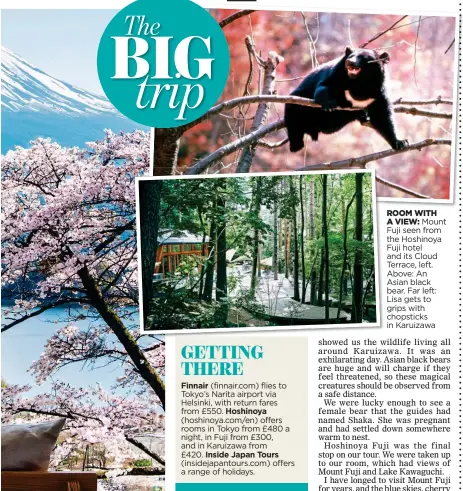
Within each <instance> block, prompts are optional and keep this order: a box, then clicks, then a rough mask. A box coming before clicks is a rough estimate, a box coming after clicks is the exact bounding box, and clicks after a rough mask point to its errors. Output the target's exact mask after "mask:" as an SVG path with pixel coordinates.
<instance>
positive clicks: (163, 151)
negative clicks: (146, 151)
mask: <svg viewBox="0 0 463 491" xmlns="http://www.w3.org/2000/svg"><path fill="white" fill-rule="evenodd" d="M179 146H180V140H179V134H178V131H177V130H176V129H175V128H156V129H155V130H154V144H153V176H169V175H171V174H174V172H175V169H176V166H177V158H178V149H179Z"/></svg>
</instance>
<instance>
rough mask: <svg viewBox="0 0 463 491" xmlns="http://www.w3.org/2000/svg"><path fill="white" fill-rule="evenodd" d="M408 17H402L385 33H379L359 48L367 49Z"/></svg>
mask: <svg viewBox="0 0 463 491" xmlns="http://www.w3.org/2000/svg"><path fill="white" fill-rule="evenodd" d="M407 17H408V15H404V16H403V17H401V18H400V19H399V20H398V21H396V22H394V24H392V25H391V26H390V27H388V28H387V29H386V30H384V31H381V32H378V34H375V35H374V36H373V37H372V38H371V39H369V40H368V41H367V42H365V43H363V44H361V45H360V46H359V48H365V47H367V46H368V45H369V44H370V43H372V42H373V41H376V40H377V39H379V38H380V37H381V36H384V34H386V33H387V32H389V31H390V30H392V29H394V27H395V26H396V25H397V24H400V23H401V22H402V21H403V20H404V19H406V18H407Z"/></svg>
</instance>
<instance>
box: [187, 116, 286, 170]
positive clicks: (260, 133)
mask: <svg viewBox="0 0 463 491" xmlns="http://www.w3.org/2000/svg"><path fill="white" fill-rule="evenodd" d="M284 126H285V122H284V121H283V120H282V119H280V120H278V121H275V122H273V123H270V124H268V125H266V126H263V127H262V128H259V129H258V130H257V131H254V132H253V133H248V134H247V135H246V136H243V137H242V138H239V139H238V140H235V141H233V142H231V143H228V144H227V145H224V146H223V147H222V148H219V149H218V150H216V151H215V152H212V153H211V154H209V155H208V156H207V157H205V158H204V159H202V160H200V161H199V162H197V163H196V164H195V165H193V166H192V167H190V168H188V169H187V170H186V171H185V172H184V174H185V175H194V174H201V173H202V172H204V171H205V170H206V169H207V168H208V167H210V166H211V165H212V164H214V163H215V162H217V161H219V160H221V159H223V158H224V157H226V156H227V155H230V154H231V153H233V152H236V151H237V150H238V149H239V148H243V147H245V146H249V145H251V144H253V143H256V142H257V141H258V140H260V139H261V138H263V137H264V136H266V135H268V134H269V133H273V132H274V131H277V130H280V129H281V128H284Z"/></svg>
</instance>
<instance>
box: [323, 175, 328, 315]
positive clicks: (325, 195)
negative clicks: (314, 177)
mask: <svg viewBox="0 0 463 491" xmlns="http://www.w3.org/2000/svg"><path fill="white" fill-rule="evenodd" d="M327 188H328V175H327V174H323V204H322V222H323V237H324V239H325V240H324V247H323V248H324V252H325V254H324V256H325V285H324V287H325V324H329V322H330V250H329V245H328V219H327V204H328V189H327Z"/></svg>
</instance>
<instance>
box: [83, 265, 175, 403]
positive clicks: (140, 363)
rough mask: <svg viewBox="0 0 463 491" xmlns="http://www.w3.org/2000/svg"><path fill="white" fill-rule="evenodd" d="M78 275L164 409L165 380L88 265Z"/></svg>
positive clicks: (91, 299)
mask: <svg viewBox="0 0 463 491" xmlns="http://www.w3.org/2000/svg"><path fill="white" fill-rule="evenodd" d="M78 275H79V277H80V279H81V281H82V284H83V286H84V288H85V289H86V291H87V295H88V298H89V300H90V302H91V304H92V306H93V307H94V308H95V309H96V310H97V311H98V313H99V314H100V315H101V317H102V318H103V320H104V321H105V322H106V324H107V325H108V326H109V327H110V328H111V330H112V331H113V332H114V334H115V335H116V337H117V338H118V340H119V341H120V343H121V344H122V346H124V349H125V350H126V351H127V354H128V356H129V357H130V359H131V360H132V362H133V364H134V366H135V368H136V369H137V371H138V372H139V374H140V376H141V377H142V378H143V379H144V380H145V381H146V382H147V383H148V385H149V386H150V387H151V388H152V389H153V390H154V392H155V394H156V395H157V396H158V397H159V400H160V401H161V405H162V407H163V409H165V397H166V389H165V385H164V381H163V380H162V379H161V377H160V376H159V375H158V373H157V372H156V370H154V368H153V367H152V366H151V365H150V363H149V361H148V359H147V358H146V355H145V354H144V352H143V350H142V349H141V348H140V346H139V345H138V344H137V342H136V340H135V339H134V337H133V335H132V333H131V332H130V331H129V329H127V327H126V326H125V325H124V323H123V322H122V321H121V319H120V317H119V316H118V315H117V313H116V312H115V311H114V310H113V309H111V308H110V307H109V306H108V304H107V303H106V302H105V300H104V298H103V295H102V293H101V290H100V288H99V287H98V285H97V284H96V282H95V280H94V278H92V276H91V275H90V273H89V271H88V269H87V267H83V268H82V269H80V270H79V271H78Z"/></svg>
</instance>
